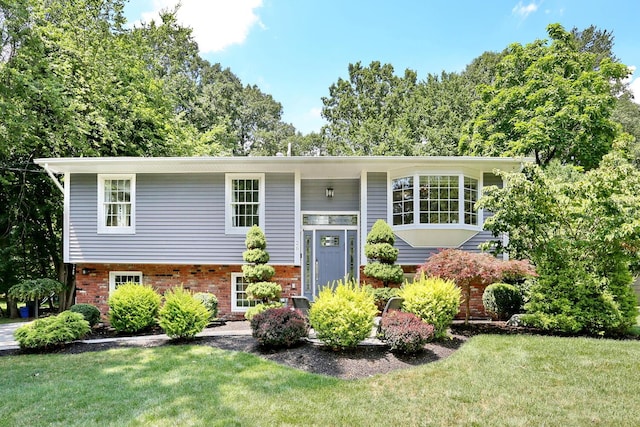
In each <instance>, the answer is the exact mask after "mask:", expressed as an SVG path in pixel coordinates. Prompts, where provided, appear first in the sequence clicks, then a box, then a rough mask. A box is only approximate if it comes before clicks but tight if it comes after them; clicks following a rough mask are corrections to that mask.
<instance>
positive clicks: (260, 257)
mask: <svg viewBox="0 0 640 427" xmlns="http://www.w3.org/2000/svg"><path fill="white" fill-rule="evenodd" d="M242 259H243V260H245V261H246V262H251V263H254V264H266V263H268V262H269V252H267V251H265V250H264V249H258V248H256V249H247V250H246V251H244V252H243V253H242Z"/></svg>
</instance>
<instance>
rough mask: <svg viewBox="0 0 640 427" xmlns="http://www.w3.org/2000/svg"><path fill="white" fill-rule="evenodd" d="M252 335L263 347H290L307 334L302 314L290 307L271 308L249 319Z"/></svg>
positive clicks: (307, 328)
mask: <svg viewBox="0 0 640 427" xmlns="http://www.w3.org/2000/svg"><path fill="white" fill-rule="evenodd" d="M251 330H252V331H253V337H254V338H255V339H257V340H258V342H259V343H260V344H261V345H263V346H265V347H272V348H278V347H291V346H293V345H295V344H297V343H299V342H300V338H303V337H306V336H307V335H308V334H309V326H308V324H307V321H306V319H305V318H304V316H303V315H302V314H301V313H300V312H299V311H297V310H291V309H290V308H286V307H281V308H271V309H269V310H266V311H263V312H262V313H259V314H257V315H255V316H254V317H253V319H251Z"/></svg>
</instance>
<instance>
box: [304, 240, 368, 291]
mask: <svg viewBox="0 0 640 427" xmlns="http://www.w3.org/2000/svg"><path fill="white" fill-rule="evenodd" d="M356 244H357V231H356V230H345V229H342V230H340V229H338V230H336V229H328V230H322V229H320V230H305V232H304V253H303V257H304V260H305V262H304V264H305V265H304V268H305V273H304V279H303V295H304V296H306V297H307V298H309V299H310V300H313V299H315V297H316V296H317V295H318V292H320V290H321V289H322V288H323V287H325V286H327V285H333V284H334V283H335V282H336V281H338V280H345V278H347V279H348V278H355V277H357V271H356V269H357V250H356Z"/></svg>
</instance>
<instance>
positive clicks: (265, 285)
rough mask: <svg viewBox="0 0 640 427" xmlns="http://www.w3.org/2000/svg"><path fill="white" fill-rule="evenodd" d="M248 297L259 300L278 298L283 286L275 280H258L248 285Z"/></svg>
mask: <svg viewBox="0 0 640 427" xmlns="http://www.w3.org/2000/svg"><path fill="white" fill-rule="evenodd" d="M246 292H247V298H249V299H252V300H259V301H265V302H266V301H269V300H278V299H280V295H281V294H282V287H281V286H280V285H278V284H277V283H274V282H256V283H250V284H248V285H247V289H246Z"/></svg>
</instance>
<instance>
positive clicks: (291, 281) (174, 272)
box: [76, 264, 489, 320]
mask: <svg viewBox="0 0 640 427" xmlns="http://www.w3.org/2000/svg"><path fill="white" fill-rule="evenodd" d="M274 268H275V270H276V274H275V276H274V278H273V279H272V280H273V281H274V282H277V283H278V284H280V285H281V286H282V297H283V298H287V299H289V298H291V297H292V296H294V295H300V289H301V269H300V267H296V266H274ZM363 268H364V266H361V267H360V274H361V275H360V278H361V282H362V283H367V284H369V285H371V286H373V287H374V288H378V287H382V283H381V282H380V281H378V280H376V279H373V278H369V277H367V276H365V275H364V273H362V269H363ZM416 268H417V266H402V269H403V270H404V272H405V273H412V272H415V271H416ZM83 269H85V270H86V271H87V273H88V274H82V270H83ZM110 271H140V272H142V281H143V283H144V284H147V285H151V286H153V287H154V288H155V289H157V291H158V292H159V293H161V294H162V293H164V292H165V291H166V290H167V289H169V288H172V287H175V286H180V285H182V286H184V287H185V288H186V289H190V290H191V291H192V292H210V293H212V294H214V295H215V296H216V297H217V298H218V316H219V317H220V318H222V319H226V320H239V319H244V313H241V312H233V311H232V310H231V273H242V266H241V265H164V264H78V265H76V303H78V304H80V303H87V304H93V305H95V306H96V307H98V309H100V312H101V313H102V315H103V316H106V314H107V312H108V311H109V307H108V305H107V300H108V299H109V272H110ZM484 289H485V286H474V285H472V286H471V305H470V312H471V314H470V315H471V317H472V318H487V317H489V315H488V314H487V313H486V312H485V310H484V306H483V304H482V294H483V292H484ZM464 296H465V293H464V291H463V293H462V299H463V301H462V303H461V305H460V312H459V313H458V314H457V315H456V318H458V319H464V313H465V304H464ZM289 305H291V301H289Z"/></svg>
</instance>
